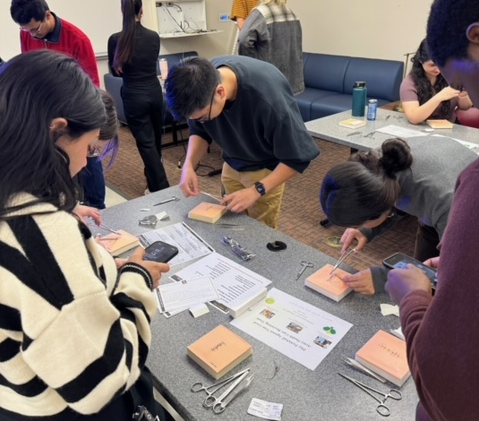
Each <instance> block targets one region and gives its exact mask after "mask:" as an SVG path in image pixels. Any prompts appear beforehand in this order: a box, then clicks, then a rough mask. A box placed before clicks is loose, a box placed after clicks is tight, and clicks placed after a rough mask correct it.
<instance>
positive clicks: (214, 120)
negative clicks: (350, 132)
mask: <svg viewBox="0 0 479 421" xmlns="http://www.w3.org/2000/svg"><path fill="white" fill-rule="evenodd" d="M165 87H166V100H167V104H168V108H169V109H170V111H171V113H172V114H173V116H174V117H175V118H176V119H177V120H180V119H181V118H187V119H188V126H189V128H190V138H189V142H188V151H187V154H186V158H185V163H184V165H183V170H182V173H181V180H180V187H181V189H182V191H183V194H184V195H185V196H186V197H188V196H197V195H198V194H199V193H200V190H199V186H198V177H197V175H196V173H195V166H196V165H197V164H198V162H199V161H200V159H201V158H202V156H203V155H204V154H205V153H206V152H207V150H208V146H209V144H211V142H212V141H213V140H214V141H215V142H216V143H218V144H219V145H220V146H221V148H222V150H223V158H224V160H225V163H224V164H223V171H222V174H221V182H222V183H223V186H224V188H225V192H226V196H224V198H223V200H222V201H221V204H222V205H226V207H227V208H228V210H230V211H232V212H237V213H238V212H246V213H247V214H248V215H249V216H251V217H252V218H255V219H257V220H259V221H262V222H264V223H265V224H267V225H269V226H270V227H272V228H276V226H277V224H278V219H279V212H280V207H281V202H282V200H283V193H284V188H285V183H286V181H287V180H289V179H290V178H291V177H293V176H294V175H296V174H297V173H302V172H303V171H305V170H306V168H307V167H308V165H309V163H310V162H311V160H313V159H314V158H316V157H317V156H318V155H319V150H318V147H317V146H316V144H315V143H314V141H313V139H312V137H311V136H310V135H309V133H308V132H307V130H306V127H305V125H304V122H303V119H302V118H301V114H300V113H299V109H298V105H297V103H296V100H295V99H294V97H293V93H292V91H291V87H290V86H289V83H288V81H287V80H286V78H285V77H284V75H283V74H282V73H281V72H280V71H279V70H278V69H277V68H276V67H274V66H273V65H271V64H269V63H266V62H263V61H260V60H256V59H252V58H249V57H241V56H223V57H216V58H214V59H213V60H212V61H211V62H210V61H208V60H206V59H204V58H199V57H192V58H189V59H185V60H183V61H181V62H180V63H179V64H178V65H176V66H173V68H172V69H171V70H170V71H169V72H168V78H167V79H166V82H165Z"/></svg>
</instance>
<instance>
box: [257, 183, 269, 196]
mask: <svg viewBox="0 0 479 421" xmlns="http://www.w3.org/2000/svg"><path fill="white" fill-rule="evenodd" d="M254 187H255V189H256V191H257V192H258V193H259V194H260V195H261V196H264V195H265V194H266V189H265V188H264V184H263V183H261V182H260V181H257V182H256V183H254Z"/></svg>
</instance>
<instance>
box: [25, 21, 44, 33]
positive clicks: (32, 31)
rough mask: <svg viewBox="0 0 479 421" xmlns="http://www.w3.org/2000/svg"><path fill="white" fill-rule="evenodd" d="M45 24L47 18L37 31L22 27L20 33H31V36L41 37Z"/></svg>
mask: <svg viewBox="0 0 479 421" xmlns="http://www.w3.org/2000/svg"><path fill="white" fill-rule="evenodd" d="M43 22H45V18H43V20H42V21H41V22H40V25H38V28H36V29H26V28H22V27H20V31H22V32H29V33H30V35H31V36H35V35H39V34H40V32H41V30H42V25H43Z"/></svg>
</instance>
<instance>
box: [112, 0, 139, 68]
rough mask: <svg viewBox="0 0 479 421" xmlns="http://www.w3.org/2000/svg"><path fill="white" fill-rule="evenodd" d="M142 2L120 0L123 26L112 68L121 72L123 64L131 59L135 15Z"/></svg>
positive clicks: (133, 44) (137, 13) (133, 43)
mask: <svg viewBox="0 0 479 421" xmlns="http://www.w3.org/2000/svg"><path fill="white" fill-rule="evenodd" d="M142 7H143V3H142V1H141V0H121V10H122V13H123V27H122V29H121V34H120V37H119V38H118V44H117V45H116V50H115V57H114V59H113V68H114V69H115V70H116V71H117V72H118V73H121V72H122V68H123V66H124V65H125V64H126V63H128V62H129V61H130V60H131V56H132V55H133V50H134V46H135V31H136V17H137V16H138V15H139V14H140V12H141V8H142Z"/></svg>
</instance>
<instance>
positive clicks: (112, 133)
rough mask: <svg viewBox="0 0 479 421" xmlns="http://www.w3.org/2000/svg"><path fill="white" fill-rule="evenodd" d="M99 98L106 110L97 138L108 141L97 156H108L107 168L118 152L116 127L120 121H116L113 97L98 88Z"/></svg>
mask: <svg viewBox="0 0 479 421" xmlns="http://www.w3.org/2000/svg"><path fill="white" fill-rule="evenodd" d="M100 94H101V99H102V101H103V105H104V106H105V111H106V122H105V124H104V125H103V126H102V127H101V128H100V135H99V137H98V139H99V140H106V141H108V143H107V144H106V145H105V147H104V148H103V151H102V153H101V155H100V156H99V157H98V158H99V159H100V160H103V159H105V158H107V157H110V161H109V162H108V165H107V166H106V168H105V170H107V169H109V168H110V167H111V166H112V165H113V163H114V162H115V159H116V156H117V154H118V128H119V127H120V122H119V121H118V115H117V113H116V107H115V100H114V99H113V97H112V96H111V95H110V94H109V93H108V92H107V91H104V90H103V89H100Z"/></svg>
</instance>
